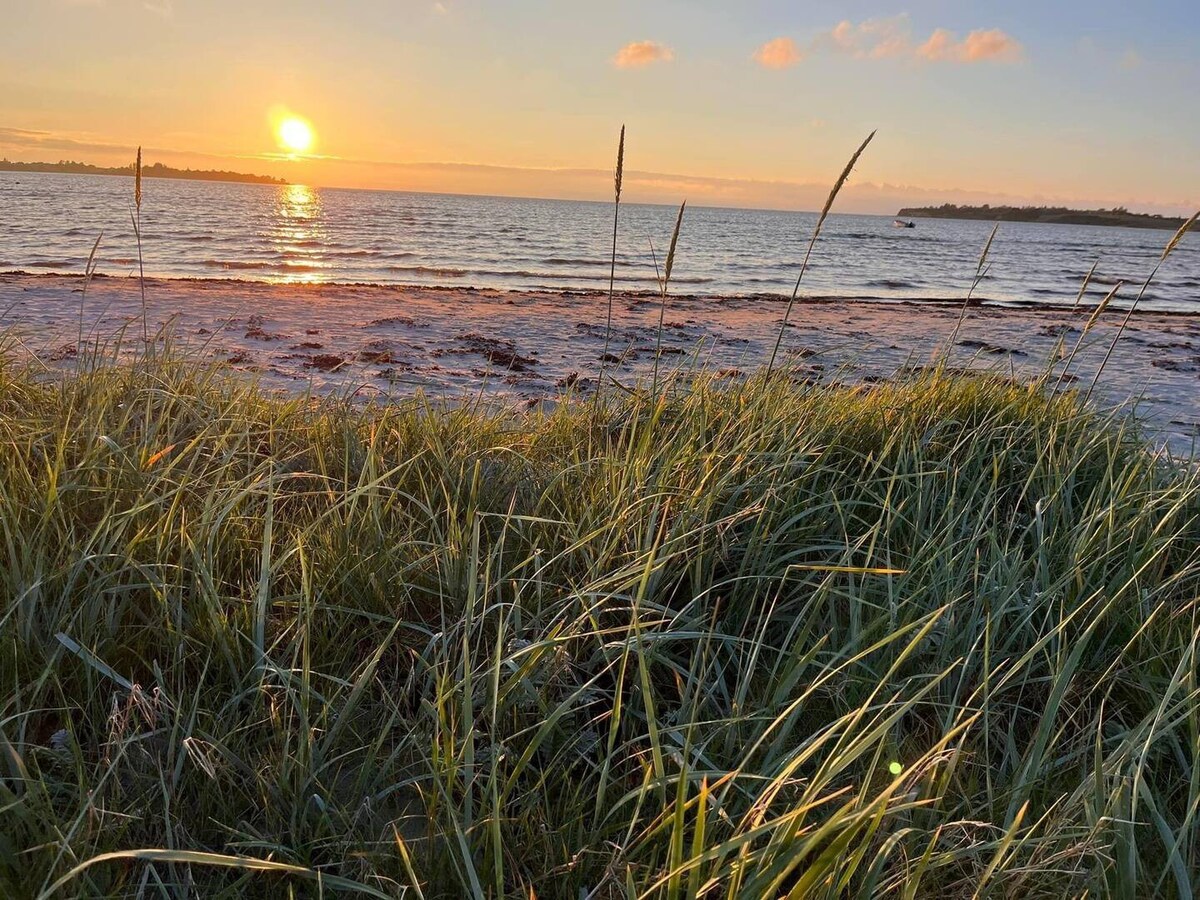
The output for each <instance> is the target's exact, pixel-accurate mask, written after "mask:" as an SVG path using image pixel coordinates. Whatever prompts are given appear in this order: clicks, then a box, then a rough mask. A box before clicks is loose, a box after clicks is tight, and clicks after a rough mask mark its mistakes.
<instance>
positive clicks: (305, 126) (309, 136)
mask: <svg viewBox="0 0 1200 900" xmlns="http://www.w3.org/2000/svg"><path fill="white" fill-rule="evenodd" d="M275 136H276V137H277V138H278V140H279V146H280V147H282V148H283V149H284V150H286V151H287V152H288V153H307V152H308V151H309V150H310V149H312V145H313V141H314V138H315V136H314V134H313V128H312V125H310V124H309V123H308V122H306V121H305V120H304V119H302V118H300V117H299V116H288V117H287V118H286V119H284V120H283V121H282V122H280V123H279V125H278V127H277V128H276V131H275Z"/></svg>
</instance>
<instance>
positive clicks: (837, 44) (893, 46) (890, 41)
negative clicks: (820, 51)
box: [817, 15, 912, 59]
mask: <svg viewBox="0 0 1200 900" xmlns="http://www.w3.org/2000/svg"><path fill="white" fill-rule="evenodd" d="M910 31H911V27H910V25H909V22H908V16H907V15H899V16H891V17H890V18H886V19H866V20H865V21H862V22H859V23H858V24H855V23H854V22H851V21H849V20H842V21H841V22H839V23H838V24H837V25H835V26H834V27H833V29H832V30H831V31H829V32H828V34H826V35H824V36H823V37H822V38H818V39H817V43H818V44H826V45H830V46H832V47H833V49H834V50H837V51H839V52H841V53H849V54H850V55H851V56H855V57H859V58H869V59H887V58H889V57H895V56H905V55H907V54H908V53H910V52H911V51H912V39H911V37H910Z"/></svg>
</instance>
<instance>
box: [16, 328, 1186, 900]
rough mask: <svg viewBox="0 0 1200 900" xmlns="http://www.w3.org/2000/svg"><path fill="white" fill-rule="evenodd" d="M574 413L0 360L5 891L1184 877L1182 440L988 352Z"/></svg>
mask: <svg viewBox="0 0 1200 900" xmlns="http://www.w3.org/2000/svg"><path fill="white" fill-rule="evenodd" d="M601 410H602V413H603V415H602V416H598V415H597V413H596V410H595V409H594V408H592V407H590V406H587V407H576V406H571V405H564V406H563V407H561V408H560V409H558V410H557V411H555V412H554V413H552V414H527V415H526V414H522V415H517V414H514V413H511V412H495V413H488V412H486V411H481V410H479V409H478V408H475V409H472V410H461V409H439V408H433V407H430V406H427V405H423V404H421V403H418V402H412V403H408V404H404V405H400V406H396V407H390V408H386V409H385V408H380V409H365V410H364V409H358V408H353V407H350V406H343V405H339V404H336V403H327V404H324V405H318V406H314V405H313V404H312V403H309V402H308V401H306V400H304V399H303V398H297V399H290V400H287V399H279V398H277V397H269V396H267V395H264V394H263V393H260V392H259V391H258V390H257V389H256V388H255V387H254V386H253V385H249V384H246V383H243V382H236V381H227V380H225V378H224V376H222V375H220V374H219V373H216V372H214V371H211V370H207V369H203V368H200V367H198V366H196V365H194V364H191V363H188V362H187V361H185V360H180V359H179V358H178V357H176V356H173V355H172V354H171V353H170V351H166V352H163V353H156V354H154V355H153V356H150V355H147V356H146V357H145V358H144V360H143V361H142V362H141V363H140V364H138V365H135V366H133V367H127V368H111V367H97V368H95V369H84V370H81V371H80V372H79V373H78V374H77V375H73V376H71V377H70V378H69V379H68V380H66V381H65V382H62V383H57V384H46V383H43V381H42V380H40V379H39V378H38V377H35V375H34V374H33V373H29V372H25V371H23V370H21V369H19V368H16V367H15V366H14V365H12V364H10V365H8V366H6V367H5V368H4V369H3V370H2V371H0V435H2V440H0V456H2V457H3V459H2V469H0V470H2V471H3V472H4V473H5V474H4V477H3V478H0V560H2V562H0V579H2V581H0V597H2V598H3V605H2V606H0V639H2V640H3V645H4V647H5V652H4V653H3V654H0V679H2V682H3V684H4V685H5V687H4V689H3V692H2V693H0V696H2V698H3V700H2V704H3V705H2V707H0V773H2V775H0V803H2V804H3V810H4V814H3V818H2V824H0V838H2V840H0V894H4V895H5V896H17V897H19V896H33V895H38V894H39V893H40V892H43V891H44V894H43V895H44V896H84V897H100V896H135V895H138V894H139V893H142V894H147V895H162V896H183V895H184V894H185V893H187V892H188V891H190V892H191V894H189V895H192V896H195V895H199V896H205V897H221V896H229V897H232V896H286V895H288V893H287V892H288V890H295V891H300V892H301V893H304V892H310V893H312V894H313V895H316V894H317V893H319V892H321V891H323V892H324V893H325V894H326V895H335V894H336V895H350V894H353V893H354V892H355V891H358V892H373V893H374V894H375V895H382V896H388V897H398V896H412V897H415V896H423V897H427V898H434V897H446V898H450V897H464V896H467V897H529V896H537V897H562V898H572V900H576V898H578V897H580V896H589V897H643V896H644V897H663V898H667V897H697V896H706V897H709V896H711V897H716V896H720V897H776V896H797V897H834V896H839V897H840V896H846V895H852V896H885V895H886V896H892V895H897V896H928V895H931V894H940V895H947V896H968V895H972V894H973V893H976V892H978V893H982V894H987V895H1001V896H1068V895H1074V896H1083V895H1085V894H1086V895H1089V896H1097V895H1112V896H1122V895H1123V896H1134V895H1142V896H1150V895H1156V896H1182V895H1186V894H1187V893H1188V892H1189V891H1191V890H1193V889H1194V887H1195V884H1194V874H1193V873H1194V872H1195V871H1196V869H1197V864H1198V863H1200V859H1198V858H1197V857H1198V852H1200V851H1198V848H1200V833H1198V823H1197V809H1198V808H1200V776H1198V775H1197V771H1200V769H1198V768H1197V767H1196V765H1195V763H1196V756H1197V754H1198V753H1200V704H1198V702H1197V701H1198V699H1200V697H1198V694H1197V691H1198V690H1200V686H1198V685H1197V683H1196V671H1197V669H1196V650H1197V647H1196V642H1197V625H1198V622H1197V605H1196V598H1197V596H1198V595H1200V555H1198V554H1200V551H1198V547H1200V480H1198V476H1197V474H1196V473H1195V472H1194V471H1188V470H1183V469H1174V468H1171V467H1170V466H1168V465H1167V464H1166V463H1165V462H1164V461H1163V460H1162V459H1161V458H1158V457H1156V456H1154V455H1152V454H1151V453H1149V452H1147V451H1146V450H1144V449H1142V445H1141V444H1140V442H1139V439H1138V435H1136V434H1135V433H1134V432H1132V431H1130V430H1128V426H1125V425H1122V424H1120V423H1118V422H1111V421H1104V420H1099V419H1097V418H1096V417H1095V416H1094V415H1093V414H1091V413H1089V412H1087V411H1086V410H1084V409H1082V408H1081V407H1080V406H1079V405H1078V402H1077V401H1076V400H1075V399H1074V398H1073V397H1071V396H1057V397H1056V396H1050V395H1048V394H1046V393H1045V392H1042V391H1039V390H1037V389H1030V388H1029V387H1026V386H1023V385H1017V384H1013V383H1011V382H1009V381H1006V380H1003V379H999V378H992V377H984V376H981V377H974V378H955V377H946V376H945V375H942V376H940V377H933V376H929V377H925V378H918V379H916V380H911V381H898V382H896V383H892V384H887V385H877V386H873V387H872V388H870V389H869V390H863V389H852V388H832V387H804V386H793V385H788V384H786V383H784V382H783V381H782V380H780V379H771V380H765V379H764V380H762V382H761V383H760V384H758V385H756V386H755V389H754V390H751V391H745V392H735V391H723V390H721V389H718V388H717V387H715V386H713V385H710V384H704V383H702V384H698V385H696V386H694V389H693V390H691V391H688V392H671V393H669V394H667V395H664V396H662V397H657V398H644V399H639V397H638V396H636V395H628V396H621V397H619V398H614V397H606V398H605V400H604V403H603V405H602V407H601ZM893 764H896V765H893ZM893 768H894V769H896V770H897V772H898V774H893V773H892V769H893ZM317 882H320V883H319V884H317Z"/></svg>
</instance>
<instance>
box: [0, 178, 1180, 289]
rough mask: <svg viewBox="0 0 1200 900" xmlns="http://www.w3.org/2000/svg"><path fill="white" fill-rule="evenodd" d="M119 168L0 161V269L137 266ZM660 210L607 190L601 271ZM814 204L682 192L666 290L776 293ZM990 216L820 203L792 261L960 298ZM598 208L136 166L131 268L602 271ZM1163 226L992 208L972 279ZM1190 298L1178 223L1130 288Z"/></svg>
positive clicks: (517, 282) (338, 276)
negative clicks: (19, 166) (830, 207)
mask: <svg viewBox="0 0 1200 900" xmlns="http://www.w3.org/2000/svg"><path fill="white" fill-rule="evenodd" d="M132 193H133V191H132V179H128V178H114V177H103V176H77V175H42V174H25V173H0V271H4V270H12V269H20V270H25V271H31V272H81V271H82V270H83V267H84V261H85V260H86V258H87V255H88V252H89V251H90V249H91V247H92V243H93V241H94V240H95V238H96V236H97V235H98V234H100V233H101V232H103V233H104V238H103V241H102V243H101V246H100V254H99V255H100V260H101V262H100V266H99V271H101V272H104V273H106V274H110V275H123V274H131V273H135V272H136V271H137V249H136V245H135V243H134V235H133V229H132V227H131V224H130V207H131V205H132ZM674 217H675V210H674V209H671V208H668V207H663V206H648V205H638V204H629V205H626V206H624V207H623V208H622V212H621V229H620V235H619V238H618V241H619V243H618V257H617V279H618V283H619V285H620V286H621V287H623V288H631V289H647V290H649V289H654V288H655V285H656V276H655V265H654V254H653V253H652V251H651V245H653V246H654V248H655V251H656V252H657V255H658V260H659V263H660V264H661V262H662V256H663V254H664V252H665V248H666V245H667V244H668V243H669V240H670V235H671V228H672V225H673V223H674ZM815 221H816V216H815V215H814V214H812V213H790V212H768V211H762V210H742V209H715V208H689V209H688V211H687V215H686V218H685V220H684V227H683V232H682V236H681V237H680V239H679V249H678V253H677V257H676V264H675V270H674V275H673V277H672V285H673V287H672V290H673V292H675V293H679V294H684V293H687V294H697V295H720V294H783V295H786V294H789V293H790V292H791V289H792V286H793V284H794V282H795V279H796V272H797V267H798V265H799V260H800V259H801V258H802V256H803V253H804V249H805V245H806V243H807V241H808V238H809V235H810V234H811V231H812V227H813V224H814V223H815ZM990 229H991V225H990V224H989V223H987V222H968V221H952V220H933V219H928V220H918V222H917V227H916V228H913V229H900V228H896V227H894V226H893V224H892V219H891V218H887V217H880V216H853V215H834V216H831V217H830V219H829V221H828V223H827V224H826V227H825V231H824V233H823V235H822V238H821V241H820V243H819V244H818V246H817V250H816V252H815V254H814V261H813V263H812V264H811V267H810V270H809V272H808V274H807V275H806V276H805V280H804V285H803V290H802V295H803V296H806V297H850V298H872V299H885V300H886V299H897V300H898V299H905V298H924V299H942V300H954V299H960V298H961V297H962V296H963V294H964V292H965V290H966V287H967V285H969V284H970V281H971V279H972V276H973V275H974V272H975V267H976V263H977V261H978V258H979V253H980V250H981V249H982V246H983V244H984V242H985V240H986V239H987V235H988V232H989V231H990ZM611 230H612V209H611V206H609V205H607V204H603V203H584V202H572V201H557V200H523V199H511V198H501V197H467V196H455V195H443V194H413V193H402V192H394V191H354V190H336V189H326V188H320V189H318V188H308V187H303V186H298V185H290V186H286V187H276V186H269V185H242V184H225V183H216V182H187V181H169V180H163V179H147V181H146V182H145V200H144V205H143V208H142V231H143V249H144V257H145V265H146V272H147V274H153V275H161V276H170V277H199V278H242V279H254V280H264V281H285V282H286V281H329V282H376V283H398V284H439V285H464V286H465V285H473V286H476V287H497V288H522V289H535V288H551V289H594V288H606V287H607V285H608V267H609V250H610V244H609V242H610V241H611V233H612V231H611ZM1169 237H1170V233H1169V232H1164V231H1147V230H1136V229H1125V228H1102V227H1093V226H1071V225H1030V224H1022V223H1012V224H1003V225H1001V226H1000V231H999V234H998V236H997V238H996V242H995V244H994V245H993V246H992V250H991V255H990V264H991V265H990V268H989V270H988V276H987V278H986V279H985V280H984V282H983V283H982V285H981V287H980V289H979V290H978V291H977V296H979V297H981V298H983V299H987V300H993V301H997V302H1003V303H1020V304H1027V303H1035V304H1070V303H1073V302H1074V300H1075V297H1076V295H1077V293H1078V290H1079V286H1080V283H1081V281H1082V278H1083V275H1084V274H1085V273H1086V272H1087V270H1088V269H1089V268H1090V267H1091V266H1092V264H1093V263H1096V262H1097V261H1098V266H1097V269H1096V276H1095V277H1094V279H1093V288H1092V290H1091V292H1090V293H1089V296H1088V301H1087V302H1096V301H1097V300H1099V298H1100V297H1102V296H1103V294H1104V293H1106V292H1107V291H1108V289H1109V287H1110V286H1111V285H1113V284H1115V283H1116V282H1117V281H1118V280H1125V281H1126V282H1128V284H1127V286H1126V288H1125V289H1124V291H1123V295H1124V296H1125V297H1126V298H1127V299H1130V298H1132V296H1133V294H1134V293H1135V292H1136V288H1137V286H1138V285H1140V284H1141V282H1142V280H1143V279H1144V278H1145V276H1146V274H1147V273H1148V272H1149V271H1150V269H1151V268H1152V267H1153V265H1154V262H1155V261H1156V260H1157V258H1158V256H1159V254H1160V253H1161V251H1162V247H1163V245H1164V244H1165V243H1166V241H1167V240H1168V239H1169ZM1143 307H1144V308H1146V309H1160V310H1174V311H1182V312H1197V313H1200V235H1196V234H1194V233H1193V234H1189V235H1188V236H1187V237H1186V238H1185V239H1184V242H1183V244H1182V246H1181V247H1180V248H1179V250H1178V251H1177V253H1176V254H1175V255H1174V256H1172V258H1171V259H1170V260H1169V261H1168V263H1167V265H1166V266H1164V267H1163V269H1162V271H1161V272H1160V274H1159V276H1158V277H1157V279H1156V281H1155V284H1154V285H1153V286H1152V287H1151V289H1150V291H1149V292H1148V294H1147V295H1146V297H1145V299H1144V300H1143Z"/></svg>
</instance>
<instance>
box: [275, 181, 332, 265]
mask: <svg viewBox="0 0 1200 900" xmlns="http://www.w3.org/2000/svg"><path fill="white" fill-rule="evenodd" d="M269 237H270V240H271V244H272V246H273V247H274V249H275V252H276V254H278V258H279V266H280V268H281V269H282V272H280V273H278V274H276V275H273V276H272V278H271V280H272V281H274V282H276V283H279V284H311V283H316V282H322V281H328V280H329V277H328V272H327V270H328V269H329V268H330V266H331V263H330V262H329V261H328V260H326V259H325V246H326V245H325V221H324V218H323V215H322V209H321V195H320V194H319V193H318V192H317V191H315V190H314V189H313V188H310V187H307V186H306V185H303V184H288V185H283V186H281V187H280V188H279V192H278V194H277V195H276V200H275V210H274V217H273V219H272V223H271V231H270V235H269Z"/></svg>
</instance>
